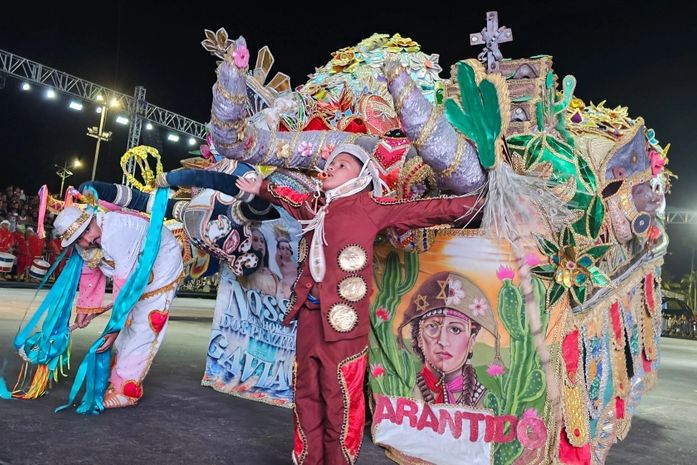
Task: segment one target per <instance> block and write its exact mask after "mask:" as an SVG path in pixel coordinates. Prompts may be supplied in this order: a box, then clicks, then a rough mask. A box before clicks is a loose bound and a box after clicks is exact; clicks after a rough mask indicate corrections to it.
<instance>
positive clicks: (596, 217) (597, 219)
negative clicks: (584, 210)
mask: <svg viewBox="0 0 697 465" xmlns="http://www.w3.org/2000/svg"><path fill="white" fill-rule="evenodd" d="M604 216H605V207H604V206H603V200H602V198H601V197H600V196H595V197H593V201H592V202H591V205H590V207H589V208H588V226H589V231H588V233H589V234H590V235H591V237H592V238H593V239H596V238H597V237H598V234H600V228H601V226H602V225H603V217H604Z"/></svg>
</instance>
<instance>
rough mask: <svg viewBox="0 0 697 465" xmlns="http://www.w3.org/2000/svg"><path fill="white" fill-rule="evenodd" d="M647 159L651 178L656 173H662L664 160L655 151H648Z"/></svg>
mask: <svg viewBox="0 0 697 465" xmlns="http://www.w3.org/2000/svg"><path fill="white" fill-rule="evenodd" d="M649 158H650V160H651V174H652V175H653V176H656V175H657V174H658V173H660V172H661V171H663V167H664V166H665V164H666V160H665V158H663V156H662V155H661V154H660V153H658V152H657V151H656V150H651V151H649Z"/></svg>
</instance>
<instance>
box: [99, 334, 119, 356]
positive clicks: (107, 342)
mask: <svg viewBox="0 0 697 465" xmlns="http://www.w3.org/2000/svg"><path fill="white" fill-rule="evenodd" d="M118 335H119V333H118V332H116V333H109V334H107V335H106V336H104V343H103V344H102V345H101V346H99V348H98V349H97V353H98V354H99V353H102V352H104V351H106V350H109V347H111V346H112V344H114V341H115V340H116V337H117V336H118Z"/></svg>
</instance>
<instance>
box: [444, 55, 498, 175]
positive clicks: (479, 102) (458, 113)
mask: <svg viewBox="0 0 697 465" xmlns="http://www.w3.org/2000/svg"><path fill="white" fill-rule="evenodd" d="M457 83H458V85H459V87H460V101H461V103H462V106H460V105H458V103H457V102H456V101H455V100H453V99H449V100H446V101H445V115H446V117H447V118H448V121H450V124H452V125H453V127H455V128H456V129H457V130H459V131H460V132H461V133H463V134H464V135H465V136H467V137H468V138H470V139H471V140H472V141H474V143H475V144H476V145H477V152H478V154H479V161H480V163H481V164H482V166H483V167H484V168H485V169H490V168H493V167H494V165H495V164H496V139H498V137H499V136H500V134H501V109H500V107H499V97H498V93H497V91H496V85H495V84H494V83H493V82H492V81H490V80H488V79H486V78H485V79H482V81H481V82H480V83H479V84H477V80H476V78H475V74H474V69H473V68H472V67H471V66H470V65H468V64H467V63H464V62H459V63H458V64H457Z"/></svg>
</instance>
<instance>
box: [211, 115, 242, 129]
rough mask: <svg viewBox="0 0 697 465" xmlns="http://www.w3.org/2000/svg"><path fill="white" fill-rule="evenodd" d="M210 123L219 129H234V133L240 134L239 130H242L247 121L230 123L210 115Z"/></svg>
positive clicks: (239, 120) (240, 120)
mask: <svg viewBox="0 0 697 465" xmlns="http://www.w3.org/2000/svg"><path fill="white" fill-rule="evenodd" d="M211 123H213V124H215V125H216V126H218V127H219V128H223V129H234V130H235V131H236V132H240V129H242V128H244V126H245V125H246V124H247V120H246V119H238V120H232V121H223V120H222V119H220V118H218V117H217V116H215V114H214V113H211Z"/></svg>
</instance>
